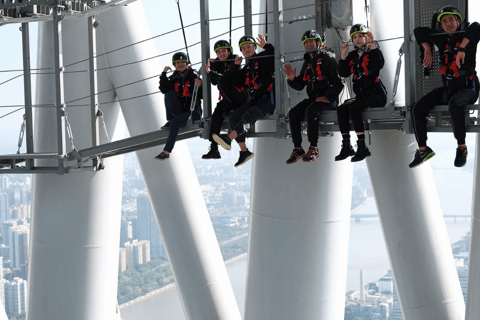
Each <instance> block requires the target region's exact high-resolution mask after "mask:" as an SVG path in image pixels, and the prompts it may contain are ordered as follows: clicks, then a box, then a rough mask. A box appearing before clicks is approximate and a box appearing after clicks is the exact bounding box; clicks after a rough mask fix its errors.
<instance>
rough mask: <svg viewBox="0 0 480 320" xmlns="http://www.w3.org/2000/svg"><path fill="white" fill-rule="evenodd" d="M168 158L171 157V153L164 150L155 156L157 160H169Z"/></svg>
mask: <svg viewBox="0 0 480 320" xmlns="http://www.w3.org/2000/svg"><path fill="white" fill-rule="evenodd" d="M168 158H170V154H166V153H165V152H163V151H162V152H161V153H160V154H159V155H157V156H156V157H155V159H156V160H160V161H162V160H167V159H168Z"/></svg>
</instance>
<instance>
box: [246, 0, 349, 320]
mask: <svg viewBox="0 0 480 320" xmlns="http://www.w3.org/2000/svg"><path fill="white" fill-rule="evenodd" d="M283 3H284V8H285V9H286V8H292V7H295V6H302V5H307V4H309V1H295V2H294V1H283ZM264 5H265V1H262V5H261V9H260V12H264V11H265V6H264ZM268 8H269V9H270V10H271V8H272V2H271V1H269V3H268ZM312 12H314V11H313V10H312ZM288 14H289V15H287V14H285V16H284V20H285V21H287V20H290V19H293V16H295V15H297V16H298V15H299V14H304V11H302V10H297V11H291V12H289V13H288ZM271 18H272V17H271V16H269V21H272V20H271ZM287 26H288V27H287ZM314 28H315V27H314V21H310V22H303V23H302V24H292V25H285V29H284V36H285V39H292V41H286V42H285V52H293V51H299V50H302V49H303V46H302V41H301V37H302V34H303V33H304V32H305V30H308V29H314ZM260 32H262V31H260ZM273 33H274V30H272V28H271V25H270V26H269V41H272V40H273V39H274V37H273ZM329 36H330V37H332V38H333V34H329ZM332 38H328V36H327V39H332ZM327 41H328V40H327ZM298 55H300V54H298ZM302 62H303V61H300V62H297V63H294V64H292V67H296V68H297V71H298V72H299V71H300V69H301V66H302ZM276 72H277V74H276V78H277V79H278V78H280V77H284V74H282V73H281V72H279V70H277V71H276ZM290 93H291V95H292V106H294V105H296V104H297V103H298V102H300V101H301V100H303V99H304V98H305V97H306V94H305V92H299V93H297V91H295V90H293V89H290ZM287 111H288V103H287ZM257 128H258V129H260V131H275V124H274V123H265V122H258V124H257ZM303 140H304V143H303V147H304V149H305V150H307V149H308V147H309V143H308V141H307V138H306V137H305V136H304V139H303ZM340 147H341V138H340V135H338V134H336V135H335V137H333V138H332V137H320V139H319V141H318V149H319V152H320V157H319V158H318V159H316V160H315V161H314V162H312V163H304V162H302V161H300V162H297V163H295V164H292V165H287V164H286V163H285V161H286V160H287V159H288V157H289V155H290V153H291V152H292V149H293V143H292V141H291V139H290V138H289V139H287V140H277V139H275V138H259V139H256V140H255V147H254V153H255V158H254V160H253V170H252V191H251V197H252V201H251V209H250V235H249V246H248V265H247V268H248V269H247V288H246V301H245V320H256V319H264V320H291V319H304V320H313V319H330V320H341V319H343V318H344V312H345V305H344V302H345V287H346V276H347V259H348V237H349V230H350V209H351V208H350V207H351V198H352V173H353V166H352V164H351V163H350V162H347V161H342V162H335V161H334V158H335V156H336V155H337V154H338V152H339V151H340Z"/></svg>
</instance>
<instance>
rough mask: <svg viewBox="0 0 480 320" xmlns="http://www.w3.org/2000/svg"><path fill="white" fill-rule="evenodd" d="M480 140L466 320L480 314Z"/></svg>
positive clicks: (475, 177)
mask: <svg viewBox="0 0 480 320" xmlns="http://www.w3.org/2000/svg"><path fill="white" fill-rule="evenodd" d="M479 173H480V139H479V134H477V145H476V151H475V171H474V181H473V199H472V201H473V205H472V224H471V234H470V254H469V257H468V286H467V307H466V308H467V310H466V315H465V320H475V319H477V318H478V315H479V314H480V305H479V304H478V299H479V297H480V276H479V272H480V245H479V244H480V177H479Z"/></svg>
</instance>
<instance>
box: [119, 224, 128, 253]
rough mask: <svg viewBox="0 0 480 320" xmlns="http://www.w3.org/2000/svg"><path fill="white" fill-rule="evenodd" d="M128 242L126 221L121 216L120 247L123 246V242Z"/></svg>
mask: <svg viewBox="0 0 480 320" xmlns="http://www.w3.org/2000/svg"><path fill="white" fill-rule="evenodd" d="M126 242H128V222H127V220H125V218H122V222H121V224H120V248H125V243H126Z"/></svg>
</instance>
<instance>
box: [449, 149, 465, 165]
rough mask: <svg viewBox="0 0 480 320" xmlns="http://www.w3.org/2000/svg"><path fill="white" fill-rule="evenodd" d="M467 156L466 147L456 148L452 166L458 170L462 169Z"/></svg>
mask: <svg viewBox="0 0 480 320" xmlns="http://www.w3.org/2000/svg"><path fill="white" fill-rule="evenodd" d="M467 156H468V150H467V147H458V148H457V156H456V157H455V162H454V163H453V165H454V166H455V167H459V168H460V167H463V166H464V165H466V164H467Z"/></svg>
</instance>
